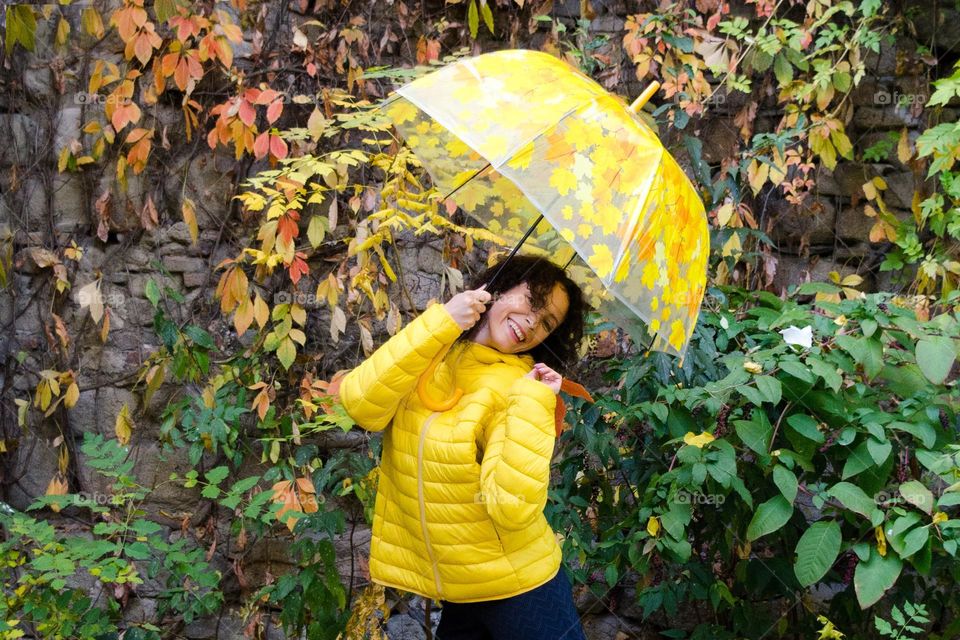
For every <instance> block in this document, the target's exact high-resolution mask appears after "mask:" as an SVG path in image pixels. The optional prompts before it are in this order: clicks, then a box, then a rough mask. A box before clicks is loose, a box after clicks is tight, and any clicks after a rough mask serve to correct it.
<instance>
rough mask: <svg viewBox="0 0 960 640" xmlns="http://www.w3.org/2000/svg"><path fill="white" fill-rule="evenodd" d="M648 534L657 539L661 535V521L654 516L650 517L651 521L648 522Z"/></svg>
mask: <svg viewBox="0 0 960 640" xmlns="http://www.w3.org/2000/svg"><path fill="white" fill-rule="evenodd" d="M647 533H649V534H650V536H651V537H653V538H656V537H657V534H658V533H660V519H659V518H656V517H654V516H650V519H649V520H647Z"/></svg>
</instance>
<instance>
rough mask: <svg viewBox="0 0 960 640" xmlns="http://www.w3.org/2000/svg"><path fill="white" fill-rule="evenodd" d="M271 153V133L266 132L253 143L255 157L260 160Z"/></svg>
mask: <svg viewBox="0 0 960 640" xmlns="http://www.w3.org/2000/svg"><path fill="white" fill-rule="evenodd" d="M269 152H270V133H269V132H267V131H264V132H263V133H261V134H260V135H258V136H257V139H256V140H255V141H254V143H253V155H254V157H255V158H256V159H257V160H259V159H261V158H263V157H264V156H266V155H267V153H269Z"/></svg>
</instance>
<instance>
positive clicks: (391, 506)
mask: <svg viewBox="0 0 960 640" xmlns="http://www.w3.org/2000/svg"><path fill="white" fill-rule="evenodd" d="M501 264H503V263H501ZM499 267H500V265H494V267H492V268H491V269H489V270H487V271H484V272H483V273H480V274H478V275H477V278H476V281H475V283H474V288H472V289H468V290H466V291H463V292H461V293H458V294H457V295H455V296H453V297H452V298H451V299H450V300H448V301H447V302H446V303H445V304H434V305H431V306H430V307H429V308H428V309H427V310H426V311H424V312H423V313H422V314H420V316H419V317H417V318H416V319H414V320H413V321H412V322H410V324H408V325H407V326H406V327H404V328H403V330H402V331H400V332H399V333H397V334H396V335H395V336H393V337H392V338H391V339H390V340H389V341H387V343H386V344H385V345H383V346H382V347H380V348H379V349H378V350H377V351H375V352H374V353H373V354H372V355H371V356H370V357H369V358H368V359H367V360H366V361H364V362H363V363H362V364H361V365H360V366H359V367H357V368H356V369H354V370H352V371H351V372H350V373H348V374H347V375H346V376H344V378H343V381H342V383H341V386H340V400H341V402H342V403H343V407H344V409H345V410H346V412H347V413H348V414H349V415H350V416H351V417H352V418H353V419H354V420H355V421H356V423H357V424H358V425H359V426H360V427H362V428H364V429H367V430H370V431H383V432H384V436H383V445H382V449H381V458H380V474H379V481H378V482H379V485H378V487H377V498H376V504H375V507H374V518H373V526H372V532H371V542H370V578H371V580H373V581H374V582H377V583H380V584H383V585H385V586H390V587H394V588H397V589H401V590H404V591H410V592H413V593H418V594H420V595H422V596H424V597H427V598H431V599H434V600H437V601H439V602H440V603H441V605H442V607H443V613H442V614H441V618H440V624H439V626H438V627H437V639H438V640H467V639H470V640H508V639H509V640H547V639H549V640H584V635H583V630H582V626H581V624H580V620H579V617H578V615H577V610H576V607H575V606H574V603H573V598H572V592H571V586H570V581H569V578H568V576H567V574H566V573H565V571H566V570H565V569H564V567H563V565H562V556H563V553H562V549H561V548H560V545H559V543H558V540H557V538H556V536H555V534H554V532H553V530H552V529H551V528H550V524H549V523H548V522H547V519H546V517H545V515H544V513H543V510H544V507H545V506H546V503H547V493H548V488H549V484H550V463H551V460H552V458H553V452H554V445H555V443H556V437H557V431H556V427H555V421H556V413H557V406H558V404H557V402H558V401H557V394H558V393H559V391H560V387H561V384H562V382H563V378H562V375H561V373H560V372H562V371H566V370H567V369H568V368H569V367H570V365H572V364H573V362H574V360H575V358H576V354H577V346H578V344H579V342H580V339H581V338H582V336H583V309H584V302H583V296H582V294H581V292H580V289H579V288H578V287H577V286H576V285H575V284H574V283H573V282H572V281H571V280H570V279H569V278H568V277H567V275H566V273H565V272H564V270H563V269H561V268H559V267H557V266H556V265H554V264H552V263H551V262H549V261H548V260H538V259H536V258H529V257H518V256H514V257H513V258H512V259H510V260H509V262H507V263H506V265H505V267H504V268H503V270H502V271H499ZM494 273H498V274H499V275H498V276H497V278H496V279H495V280H494V284H492V285H487V286H489V290H488V289H487V288H486V286H482V285H481V286H477V284H480V283H489V282H490V281H491V276H492V275H493V274H494ZM488 305H489V306H488ZM454 345H456V346H455V348H451V347H454ZM434 360H436V361H438V363H439V364H438V363H436V362H434ZM421 378H423V379H424V382H425V384H424V385H420V384H419V383H418V381H419V380H420V379H421ZM420 387H423V388H420ZM453 389H456V393H454V394H453V395H452V396H451V395H450V392H451V391H452V390H453ZM426 390H429V393H427V394H424V395H422V394H421V393H420V391H426ZM425 395H426V396H429V395H434V396H442V397H444V398H447V397H450V400H449V401H447V402H443V403H440V404H439V405H436V404H435V403H431V402H428V401H427V400H429V398H426V399H425Z"/></svg>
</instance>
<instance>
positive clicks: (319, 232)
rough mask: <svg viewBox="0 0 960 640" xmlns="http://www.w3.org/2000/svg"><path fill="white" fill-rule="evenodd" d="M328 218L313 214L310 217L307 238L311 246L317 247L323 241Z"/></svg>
mask: <svg viewBox="0 0 960 640" xmlns="http://www.w3.org/2000/svg"><path fill="white" fill-rule="evenodd" d="M327 224H328V222H327V219H326V218H324V217H323V216H319V215H317V216H313V217H312V218H310V224H309V225H307V239H308V240H309V241H310V246H311V247H313V248H314V249H316V248H317V247H319V246H320V243H321V242H323V237H324V235H325V234H326V232H327Z"/></svg>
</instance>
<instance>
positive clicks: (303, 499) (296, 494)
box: [271, 478, 318, 532]
mask: <svg viewBox="0 0 960 640" xmlns="http://www.w3.org/2000/svg"><path fill="white" fill-rule="evenodd" d="M271 489H272V491H273V498H272V499H273V502H275V503H277V504H280V505H281V507H280V509H279V511H277V520H279V521H281V522H283V523H284V524H285V525H287V528H288V529H289V530H290V531H291V532H292V531H293V528H294V527H295V526H296V524H297V517H296V516H294V514H295V513H316V512H317V510H318V507H317V497H316V490H315V489H314V486H313V482H311V480H310V479H309V478H297V480H296V483H293V482H291V481H289V480H281V481H280V482H277V483H276V484H274V485H273V487H271Z"/></svg>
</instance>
